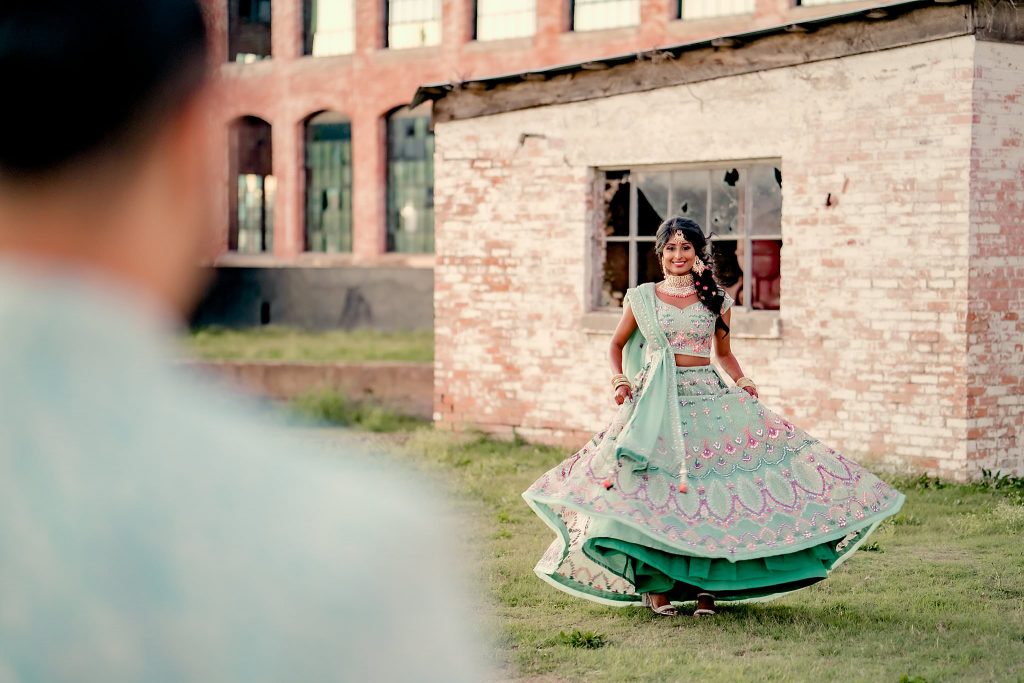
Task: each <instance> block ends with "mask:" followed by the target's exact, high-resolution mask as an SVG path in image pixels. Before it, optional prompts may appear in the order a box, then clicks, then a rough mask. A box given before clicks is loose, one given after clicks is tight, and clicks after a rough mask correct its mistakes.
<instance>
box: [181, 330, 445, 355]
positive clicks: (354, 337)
mask: <svg viewBox="0 0 1024 683" xmlns="http://www.w3.org/2000/svg"><path fill="white" fill-rule="evenodd" d="M185 346H186V349H188V350H189V351H191V353H192V354H193V355H194V356H196V357H198V358H201V359H204V360H239V361H302V362H316V363H324V362H345V363H360V362H367V361H420V362H430V361H431V360H433V358H434V332H433V330H421V331H416V332H377V331H374V330H351V331H343V330H332V331H327V332H307V331H305V330H295V329H291V328H287V327H274V326H269V327H259V328H251V329H245V330H229V329H225V328H205V329H200V330H195V331H193V332H192V333H190V334H189V335H188V337H187V338H186V339H185Z"/></svg>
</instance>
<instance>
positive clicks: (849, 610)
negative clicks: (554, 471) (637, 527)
mask: <svg viewBox="0 0 1024 683" xmlns="http://www.w3.org/2000/svg"><path fill="white" fill-rule="evenodd" d="M398 450H399V457H401V458H404V459H407V460H409V461H412V462H414V463H416V464H417V466H419V467H421V468H424V469H426V470H427V471H430V472H434V473H435V474H437V475H439V476H440V477H441V478H442V479H443V480H446V481H447V482H448V483H449V484H450V485H451V486H452V487H453V490H454V491H455V493H456V495H457V497H458V498H459V499H460V500H461V501H462V502H463V504H462V505H460V510H463V511H464V519H465V522H466V523H467V525H469V526H468V538H469V542H468V543H469V545H470V546H471V548H470V549H471V550H472V551H473V552H474V556H475V558H476V562H477V566H476V567H475V569H476V571H477V574H478V575H479V576H480V577H481V580H483V581H484V582H485V585H486V586H487V589H488V595H487V596H486V598H485V599H486V600H487V601H488V602H489V603H490V606H491V611H492V612H493V614H494V617H493V619H494V623H493V627H494V629H495V633H496V657H497V664H498V666H499V667H500V668H501V669H502V670H503V675H504V676H507V677H508V678H510V679H515V680H537V681H545V682H549V681H587V682H588V683H597V682H600V681H616V682H624V681H680V680H694V681H701V682H702V683H703V682H710V681H730V682H732V681H892V682H893V683H896V682H897V681H901V680H902V681H918V682H920V681H926V682H927V683H936V682H938V681H1024V543H1022V541H1024V505H1022V503H1024V500H1022V499H1021V497H1020V496H1019V495H1018V494H1019V493H1020V491H1021V490H1024V482H1022V481H1021V480H1020V479H1015V478H1005V477H1003V478H1000V477H998V476H996V475H991V474H990V475H989V477H988V479H987V481H985V482H982V483H979V484H974V485H954V484H947V483H944V482H940V481H938V480H935V479H931V478H929V477H918V478H901V479H899V480H894V483H895V484H897V485H898V486H899V487H900V488H901V489H902V490H903V491H904V492H905V493H906V494H907V503H906V505H905V507H904V508H903V510H902V511H901V513H900V514H899V515H898V516H897V517H896V518H894V519H890V520H889V521H887V522H886V523H884V524H883V526H882V527H880V528H879V530H878V531H877V532H876V533H875V534H874V536H873V537H872V539H871V541H870V544H869V545H868V546H865V547H864V551H863V552H858V553H857V556H856V557H854V558H852V559H851V560H850V561H849V562H847V563H846V564H844V565H843V566H841V567H839V568H838V569H837V570H836V572H835V573H834V574H833V576H831V577H830V578H829V579H828V580H826V581H824V582H822V583H819V584H817V585H815V586H812V587H810V588H808V589H805V590H803V591H800V592H797V593H795V594H792V595H790V596H788V597H785V598H783V599H780V600H777V601H774V602H770V603H764V604H756V605H737V606H731V607H730V606H724V607H722V608H721V610H720V613H719V614H718V615H717V616H715V617H713V618H707V619H694V618H691V617H679V618H675V619H666V618H663V617H656V616H655V615H653V614H652V613H650V612H649V611H648V610H645V609H639V608H611V607H603V606H599V605H595V604H592V603H589V602H585V601H582V600H578V599H575V598H572V597H569V596H568V595H566V594H564V593H561V592H560V591H556V590H555V589H554V588H552V587H550V586H548V585H547V584H545V583H543V582H541V581H540V580H539V579H538V578H536V576H535V575H534V574H533V565H534V564H535V562H536V561H537V560H538V559H539V558H540V556H541V554H542V553H543V552H544V550H545V548H546V547H547V546H548V544H549V543H550V542H551V541H552V540H553V534H552V533H551V531H550V530H549V529H548V528H547V527H546V526H545V525H544V524H543V523H542V522H541V520H540V519H539V518H538V517H537V516H536V515H534V513H533V512H532V511H531V510H530V509H529V508H528V507H527V506H526V504H525V503H524V502H523V500H522V498H521V497H520V492H522V491H523V490H524V489H526V487H527V486H529V484H530V483H531V482H532V481H533V480H534V479H535V478H536V477H538V476H539V475H540V474H541V473H542V472H543V471H545V470H546V469H548V468H550V467H552V466H554V465H555V464H557V463H558V462H559V461H560V460H561V459H562V458H563V457H564V456H565V455H566V453H565V452H564V451H560V450H555V449H551V448H545V447H539V446H533V445H530V444H526V443H523V442H521V441H518V442H510V443H505V442H500V441H495V440H492V439H488V438H484V437H481V436H472V435H470V436H462V437H460V436H457V435H453V434H449V433H445V432H439V431H435V430H432V429H430V428H425V429H421V430H419V431H415V432H414V433H413V434H412V435H411V436H410V437H409V439H408V440H407V441H405V445H404V447H402V448H399V449H398Z"/></svg>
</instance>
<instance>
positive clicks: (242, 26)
mask: <svg viewBox="0 0 1024 683" xmlns="http://www.w3.org/2000/svg"><path fill="white" fill-rule="evenodd" d="M270 24H271V22H270V0H228V61H231V62H243V63H248V62H255V61H257V60H260V59H266V58H267V57H269V56H270Z"/></svg>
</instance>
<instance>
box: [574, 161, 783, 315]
mask: <svg viewBox="0 0 1024 683" xmlns="http://www.w3.org/2000/svg"><path fill="white" fill-rule="evenodd" d="M752 166H772V167H774V168H779V169H781V168H782V161H781V159H746V160H737V161H720V162H711V163H693V164H685V163H683V164H662V165H656V166H642V165H638V166H618V167H601V168H598V169H596V171H597V177H596V179H595V180H596V183H595V184H596V185H597V186H598V187H603V186H604V183H605V182H606V178H607V174H608V173H613V172H617V173H622V172H625V173H626V174H627V176H626V177H625V179H626V180H627V181H628V182H629V214H628V220H629V232H628V234H626V235H622V236H617V237H616V236H611V235H604V234H601V233H600V228H601V227H603V226H604V220H603V215H602V214H601V213H600V212H603V210H604V204H603V203H598V204H597V206H599V207H600V208H599V209H598V211H599V213H598V214H597V215H596V216H595V217H596V218H598V219H599V220H596V221H595V230H597V231H598V235H597V239H596V240H595V251H594V253H593V254H592V256H591V259H590V263H591V267H592V268H593V271H592V272H593V274H594V277H593V280H592V288H591V299H590V300H591V306H590V310H592V311H594V312H600V311H616V310H618V309H617V308H616V307H611V306H601V305H600V296H601V283H602V282H603V274H604V261H603V260H602V259H603V258H605V256H606V249H605V244H606V243H608V242H626V243H628V245H629V252H628V258H629V274H628V284H627V287H636V285H637V279H638V277H639V252H638V249H637V246H638V245H639V244H640V243H641V242H646V243H652V242H654V237H653V236H646V235H644V236H642V235H639V234H638V232H639V231H638V225H637V223H638V213H637V212H638V202H637V197H638V194H639V188H638V184H637V183H636V182H634V178H633V176H634V175H635V174H639V173H659V172H668V173H671V172H673V171H707V172H708V200H707V202H706V209H705V217H704V220H703V221H698V222H700V223H701V228H703V229H704V231H705V232H707V230H708V227H707V226H709V225H710V224H711V210H712V203H711V201H710V198H711V188H712V180H711V172H712V171H719V170H728V169H733V168H735V169H739V170H740V171H741V173H740V182H741V183H744V184H745V183H746V182H747V181H746V179H747V178H748V176H749V174H748V173H747V171H748V170H749V169H750V167H752ZM673 190H674V188H673V185H672V184H671V183H669V186H668V206H674V205H675V203H674V202H673V197H672V193H673ZM742 197H743V202H744V207H743V208H744V210H743V216H744V222H743V225H742V231H740V232H737V234H735V235H727V236H719V235H713V236H712V237H711V241H715V242H717V241H723V242H724V241H734V242H738V241H740V240H743V242H744V244H743V246H744V249H743V263H742V267H743V272H744V273H751V272H753V258H754V253H753V242H755V241H762V240H781V239H782V232H781V228H780V231H779V232H778V233H764V234H760V233H759V234H757V235H754V234H753V233H752V222H753V215H754V212H753V206H754V193H753V192H747V191H744V192H743V193H742ZM666 208H667V207H666ZM780 211H781V209H780ZM780 225H781V221H780ZM752 286H753V278H752V277H744V278H743V305H742V306H739V305H737V306H736V308H737V309H741V310H743V311H745V312H747V313H754V314H760V313H770V314H778V312H779V311H778V310H777V309H755V308H754V307H753V301H752V300H751V294H752V292H751V289H752Z"/></svg>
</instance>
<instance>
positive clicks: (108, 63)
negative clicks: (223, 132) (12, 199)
mask: <svg viewBox="0 0 1024 683" xmlns="http://www.w3.org/2000/svg"><path fill="white" fill-rule="evenodd" d="M206 40H207V36H206V26H205V23H204V20H203V13H202V11H201V10H200V8H199V6H198V5H197V4H196V0H2V2H0V93H3V97H4V100H5V104H4V105H3V106H2V107H0V178H2V177H7V178H13V179H21V180H24V179H41V178H46V177H48V176H50V175H52V174H53V173H54V172H57V171H60V170H62V169H64V168H65V167H67V166H70V165H72V164H74V163H77V162H82V161H87V162H89V161H94V160H98V159H99V158H100V157H101V156H103V155H107V156H110V157H111V158H116V157H117V156H118V155H122V154H124V153H125V152H128V151H130V150H131V149H132V148H133V146H134V145H137V144H139V143H141V142H142V141H144V140H146V139H147V138H148V137H149V136H150V135H151V134H152V133H153V132H154V131H155V130H157V129H158V128H159V126H160V124H162V123H164V122H165V121H166V120H167V118H168V117H169V116H170V115H171V114H172V113H174V111H175V107H176V106H178V105H180V104H182V103H183V102H185V101H187V100H188V99H189V97H190V96H192V95H194V94H195V92H196V91H198V89H199V88H200V86H201V85H202V84H203V81H204V79H205V76H206V69H207V61H206V60H207V42H206Z"/></svg>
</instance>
